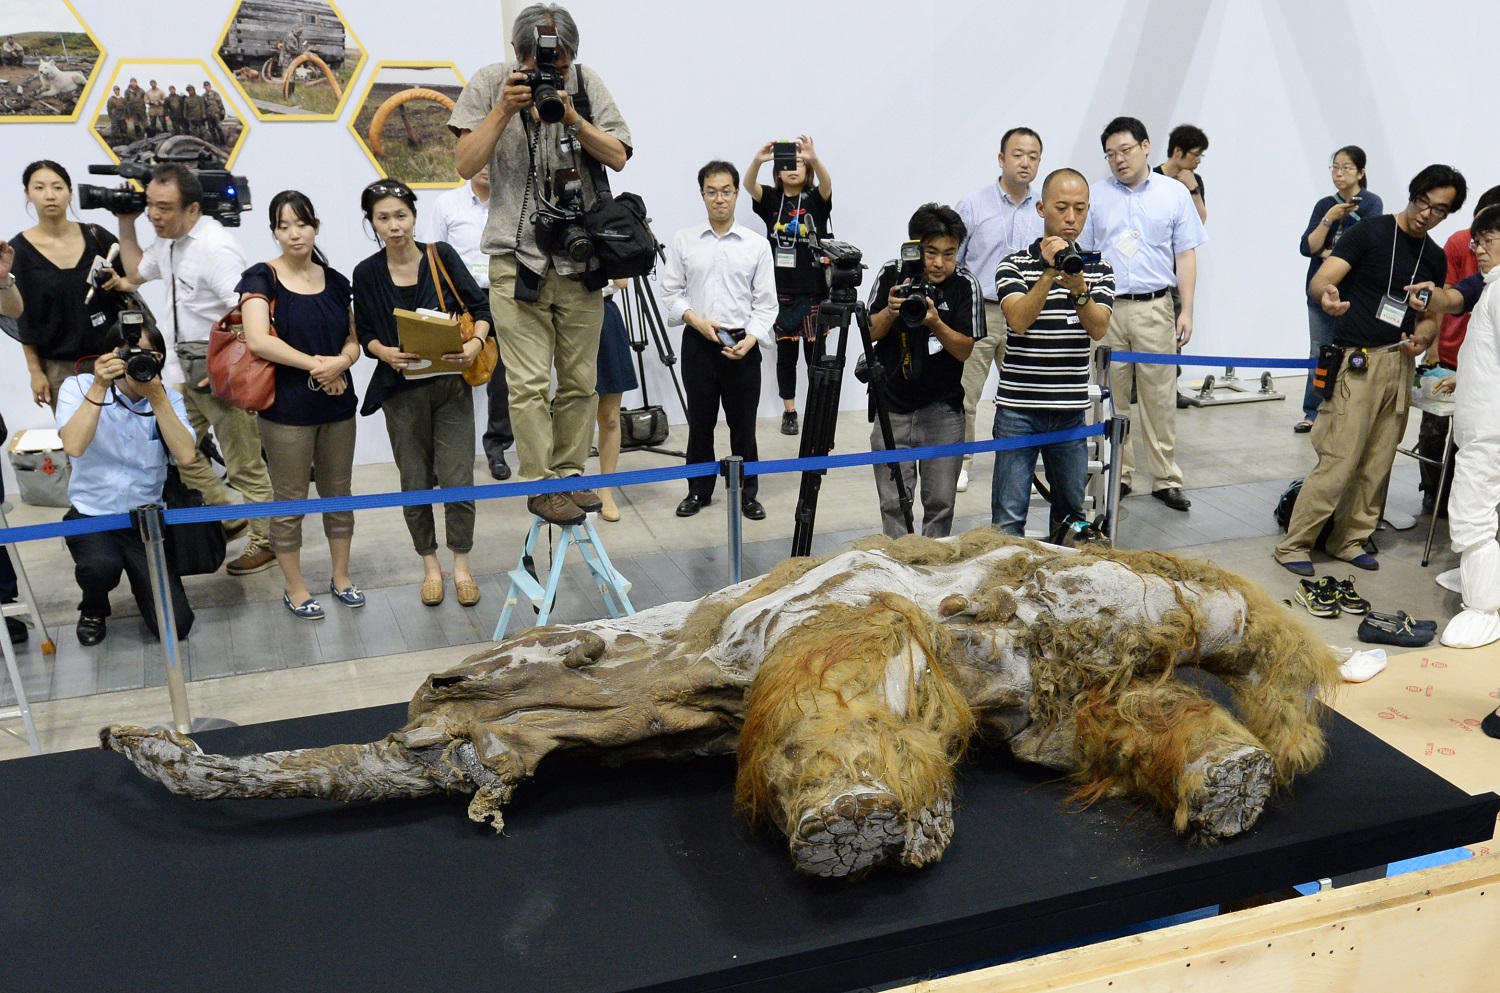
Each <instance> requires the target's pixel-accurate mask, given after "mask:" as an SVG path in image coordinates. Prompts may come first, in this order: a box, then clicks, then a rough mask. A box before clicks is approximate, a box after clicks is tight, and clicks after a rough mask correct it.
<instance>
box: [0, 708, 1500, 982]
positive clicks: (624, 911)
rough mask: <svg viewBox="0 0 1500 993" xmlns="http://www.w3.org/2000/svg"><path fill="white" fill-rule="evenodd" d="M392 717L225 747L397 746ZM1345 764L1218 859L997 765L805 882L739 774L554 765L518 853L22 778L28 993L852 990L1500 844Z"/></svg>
mask: <svg viewBox="0 0 1500 993" xmlns="http://www.w3.org/2000/svg"><path fill="white" fill-rule="evenodd" d="M404 713H405V710H404V707H402V706H391V707H379V708H373V709H369V710H361V711H352V712H349V713H343V714H332V715H328V716H324V717H317V718H307V719H302V720H294V721H282V722H278V723H274V724H264V725H258V726H252V727H245V728H235V729H231V730H228V731H218V732H212V733H207V734H203V735H201V736H199V740H200V741H201V742H202V744H203V745H204V746H205V747H206V748H208V749H210V750H214V751H223V752H249V751H262V750H267V749H272V748H288V747H298V746H310V745H321V744H330V743H334V742H357V741H368V740H375V739H378V738H380V737H382V736H383V735H384V734H385V733H386V732H388V731H390V730H392V729H394V728H396V727H398V726H400V725H401V723H402V722H403V717H404ZM1331 739H1332V743H1333V748H1332V751H1331V756H1330V759H1329V761H1328V762H1327V763H1326V764H1325V765H1324V766H1323V767H1322V768H1321V769H1319V770H1318V771H1316V772H1315V773H1313V774H1311V775H1308V776H1304V777H1302V778H1300V779H1299V780H1298V781H1297V783H1296V786H1295V790H1294V792H1293V793H1292V795H1290V796H1287V797H1283V798H1280V799H1278V800H1277V801H1276V802H1275V803H1274V804H1273V805H1272V807H1271V808H1269V809H1268V810H1267V812H1266V814H1265V815H1264V816H1263V817H1262V818H1261V821H1260V823H1259V825H1258V826H1257V827H1256V828H1255V829H1254V830H1253V831H1251V832H1249V833H1248V834H1246V835H1244V836H1242V837H1240V838H1238V839H1235V840H1233V841H1231V842H1229V843H1226V844H1222V845H1218V846H1212V847H1203V846H1196V845H1192V844H1187V843H1184V842H1183V841H1181V840H1179V839H1178V838H1177V837H1175V836H1174V835H1173V834H1172V833H1171V831H1170V830H1169V829H1168V827H1167V826H1166V824H1165V823H1164V821H1163V820H1162V819H1161V818H1160V817H1158V816H1156V815H1155V814H1153V813H1151V812H1149V811H1137V810H1135V809H1134V808H1133V806H1132V805H1130V804H1123V803H1105V804H1100V805H1098V806H1096V807H1094V808H1092V809H1089V810H1086V811H1082V812H1076V811H1070V810H1068V809H1067V808H1066V807H1065V806H1064V802H1063V798H1064V795H1065V793H1066V791H1067V787H1066V785H1065V784H1062V783H1058V782H1055V781H1052V780H1051V779H1050V778H1048V777H1049V774H1046V773H1045V772H1044V771H1043V770H1038V769H1035V768H1032V767H1022V768H1017V767H1015V766H1014V765H1012V764H1010V763H1008V762H1007V761H1006V760H1004V759H1002V758H998V757H995V756H990V757H980V758H979V759H978V760H976V761H971V762H970V763H968V764H967V765H966V766H965V768H964V774H963V778H962V783H961V794H960V808H959V811H958V814H957V834H956V837H955V840H954V843H953V845H952V847H951V848H950V849H949V850H948V854H947V856H946V857H945V858H944V860H943V861H942V862H940V863H938V864H937V865H935V866H932V867H929V868H927V869H923V870H920V871H891V870H883V871H879V872H877V873H875V874H873V875H871V876H869V877H868V878H866V879H865V880H863V881H861V882H855V883H849V882H839V881H830V880H815V879H807V878H804V877H801V876H798V875H797V874H795V873H794V872H793V871H792V868H791V866H790V864H789V861H788V859H787V857H786V854H785V848H784V843H783V842H782V841H781V840H779V839H776V838H749V837H747V836H746V834H745V831H744V828H743V827H742V825H740V824H739V823H738V822H737V821H736V820H735V818H734V817H733V816H732V813H731V809H730V805H731V795H732V785H733V775H734V773H733V764H732V762H730V761H728V760H723V759H720V760H709V761H703V762H697V763H691V764H686V765H668V764H660V763H651V764H644V765H634V766H626V767H624V768H619V769H605V768H601V767H599V766H597V765H595V764H592V763H585V762H581V761H555V762H549V763H547V764H544V766H543V768H542V775H541V776H540V778H539V779H538V780H537V781H536V782H535V783H532V784H529V785H527V786H525V787H524V788H523V789H521V790H519V791H518V792H517V796H516V801H515V802H514V803H513V805H512V806H511V807H510V808H509V810H508V814H507V819H508V826H507V831H506V835H505V836H504V837H497V836H496V835H495V834H494V833H493V832H492V831H491V830H490V829H488V828H485V827H480V826H478V825H475V824H472V823H470V822H469V821H468V819H467V818H466V817H465V816H464V809H465V804H466V800H465V798H462V797H437V798H428V799H423V800H418V801H403V802H397V803H390V804H384V805H367V806H344V805H340V804H334V803H326V802H321V801H306V800H255V801H222V802H219V803H201V802H197V801H192V800H184V799H180V798H177V797H174V796H172V795H171V794H169V793H167V792H166V790H164V789H162V788H161V787H159V786H157V785H156V784H154V783H151V782H149V781H147V780H145V779H143V778H142V777H141V776H140V775H139V774H138V773H137V772H136V771H135V769H134V768H133V767H131V766H130V765H129V763H128V762H126V761H125V760H124V759H123V758H122V757H120V756H118V755H113V754H110V753H107V752H103V751H88V752H70V753H64V754H59V755H50V756H44V757H42V758H37V759H21V760H16V761H11V762H4V763H0V796H3V797H4V814H3V816H0V853H3V854H0V864H3V868H0V989H5V990H11V989H15V990H21V989H39V990H41V989H44V990H49V991H65V990H88V991H91V993H93V991H98V990H116V989H119V990H123V989H141V990H145V989H225V990H275V991H292V990H317V991H335V990H360V991H383V990H400V991H406V993H417V991H420V990H431V989H450V990H475V989H494V990H500V991H543V990H545V991H548V993H562V991H566V993H593V991H600V993H603V991H625V990H633V991H635V990H638V991H646V990H650V991H655V993H667V991H674V993H675V991H703V990H736V991H749V990H757V991H759V990H766V991H770V990H775V991H777V993H799V991H808V993H812V991H817V993H836V991H842V990H850V989H855V988H858V987H861V986H866V985H875V984H879V983H887V982H891V981H895V980H900V979H904V978H907V977H915V976H923V975H929V974H932V973H935V972H941V971H951V970H954V969H958V968H961V967H962V966H964V965H965V964H966V963H971V962H975V961H979V960H983V959H989V958H994V957H997V956H1003V955H1006V954H1010V953H1014V952H1017V951H1020V950H1024V949H1027V948H1035V947H1037V946H1040V945H1044V944H1048V943H1052V942H1057V941H1066V940H1071V939H1076V938H1078V937H1081V936H1084V935H1088V934H1093V933H1096V932H1099V931H1101V930H1105V929H1109V928H1114V927H1118V926H1122V925H1126V924H1130V923H1135V922H1139V921H1145V920H1150V919H1153V918H1156V917H1159V916H1162V915H1167V914H1173V913H1178V912H1181V911H1185V910H1189V909H1192V908H1196V907H1202V906H1206V905H1211V904H1216V903H1220V902H1223V901H1227V900H1233V899H1239V898H1244V897H1248V896H1252V895H1255V894H1258V893H1263V892H1267V891H1270V890H1276V889H1280V888H1284V887H1287V886H1290V885H1293V884H1296V883H1301V882H1306V881H1308V880H1311V879H1316V878H1319V877H1323V876H1334V875H1338V874H1342V873H1346V872H1350V871H1353V870H1357V869H1363V868H1366V867H1368V866H1372V865H1379V864H1381V863H1385V862H1389V861H1394V860H1398V859H1403V858H1409V857H1414V856H1417V855H1422V854H1426V853H1429V852H1433V851H1439V850H1443V849H1447V848H1451V847H1455V846H1458V845H1463V844H1469V843H1473V842H1477V841H1480V840H1483V839H1487V838H1489V837H1490V835H1491V833H1492V832H1493V830H1494V823H1495V815H1496V812H1497V810H1500V798H1497V797H1496V796H1495V795H1494V794H1493V793H1488V794H1484V795H1483V796H1480V797H1470V796H1468V795H1467V794H1465V793H1463V792H1462V791H1461V790H1459V789H1457V788H1455V787H1453V786H1451V785H1449V784H1448V783H1446V782H1445V781H1443V780H1441V779H1439V778H1438V777H1437V776H1435V775H1433V774H1432V773H1430V772H1428V771H1426V770H1425V769H1423V768H1422V767H1420V766H1419V765H1417V764H1416V763H1414V762H1412V761H1410V760H1409V759H1407V758H1405V757H1404V756H1402V755H1400V754H1399V753H1397V752H1396V751H1394V750H1393V749H1391V748H1389V747H1388V746H1386V745H1384V744H1383V743H1381V742H1380V741H1379V740H1377V739H1376V738H1374V737H1373V736H1371V735H1369V734H1368V733H1366V732H1365V731H1363V730H1361V729H1359V728H1357V727H1355V726H1354V725H1352V724H1350V723H1348V722H1347V721H1345V720H1343V719H1342V718H1338V717H1336V716H1334V717H1333V718H1332V719H1331Z"/></svg>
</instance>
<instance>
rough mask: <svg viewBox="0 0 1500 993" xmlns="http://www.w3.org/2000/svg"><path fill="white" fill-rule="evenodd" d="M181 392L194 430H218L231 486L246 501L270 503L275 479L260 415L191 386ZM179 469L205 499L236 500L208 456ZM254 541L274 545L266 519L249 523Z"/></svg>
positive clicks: (223, 504)
mask: <svg viewBox="0 0 1500 993" xmlns="http://www.w3.org/2000/svg"><path fill="white" fill-rule="evenodd" d="M177 390H178V392H180V393H181V394H182V399H183V403H184V405H185V406H186V407H187V412H188V424H189V425H190V426H191V427H192V429H193V434H195V435H197V436H198V437H199V438H202V437H203V436H204V435H205V434H207V433H208V430H209V428H213V433H214V437H215V438H217V439H218V442H219V451H220V452H222V453H223V455H224V466H225V469H226V470H227V471H228V474H229V485H230V486H233V487H234V488H235V489H236V490H238V491H239V494H240V496H242V497H244V500H245V502H246V503H269V502H270V500H271V477H269V476H268V475H266V462H265V459H263V458H262V457H261V454H260V423H259V422H260V417H259V416H257V415H256V414H254V413H252V412H250V411H248V410H241V409H240V408H238V407H236V406H234V405H233V404H231V403H228V402H227V401H224V400H221V399H219V397H217V396H215V395H214V394H212V393H199V392H198V391H197V390H195V389H193V388H192V387H191V386H189V385H188V384H183V385H181V386H179V387H177ZM180 472H181V474H182V481H183V482H184V483H186V484H187V485H189V486H191V487H192V488H193V489H195V490H197V491H198V492H199V493H202V494H203V502H204V503H207V504H209V505H210V506H214V507H227V506H228V505H230V504H232V503H235V502H236V501H235V500H234V498H233V497H231V496H230V495H229V490H228V488H227V487H225V485H224V480H222V479H220V478H219V474H218V473H216V472H214V470H213V467H212V466H211V465H209V460H208V459H204V458H200V459H198V460H196V461H195V462H194V463H193V464H192V465H190V466H184V467H183V468H182V469H181V470H180ZM226 523H228V522H226ZM250 543H251V544H253V545H268V544H270V539H269V527H268V525H267V523H266V519H265V518H264V517H258V518H255V519H254V520H252V521H251V522H250Z"/></svg>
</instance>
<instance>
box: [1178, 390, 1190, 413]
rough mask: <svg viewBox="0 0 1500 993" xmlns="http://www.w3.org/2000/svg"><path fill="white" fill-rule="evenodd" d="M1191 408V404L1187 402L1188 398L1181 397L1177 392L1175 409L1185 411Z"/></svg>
mask: <svg viewBox="0 0 1500 993" xmlns="http://www.w3.org/2000/svg"><path fill="white" fill-rule="evenodd" d="M1191 406H1192V404H1191V403H1189V402H1188V398H1187V397H1185V396H1183V395H1182V394H1181V393H1180V392H1179V393H1178V394H1177V409H1178V410H1187V409H1188V408H1189V407H1191Z"/></svg>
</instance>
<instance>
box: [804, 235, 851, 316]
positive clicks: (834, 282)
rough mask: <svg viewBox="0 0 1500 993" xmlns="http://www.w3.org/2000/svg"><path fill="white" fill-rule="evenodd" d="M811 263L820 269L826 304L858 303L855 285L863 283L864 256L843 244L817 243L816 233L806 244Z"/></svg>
mask: <svg viewBox="0 0 1500 993" xmlns="http://www.w3.org/2000/svg"><path fill="white" fill-rule="evenodd" d="M808 247H809V248H810V249H811V250H812V257H813V263H814V264H815V265H816V266H817V267H818V268H819V269H820V270H822V273H823V285H824V287H826V291H827V295H826V297H825V299H826V300H828V301H829V302H830V303H835V304H844V305H849V304H855V303H858V302H859V294H858V293H856V292H855V290H857V289H859V284H860V283H861V282H863V280H864V268H865V265H864V255H863V253H861V252H860V250H859V249H857V248H855V247H854V246H853V245H851V244H849V243H848V242H847V241H834V240H833V239H828V240H826V241H819V240H818V237H817V235H816V233H814V235H813V236H812V238H811V240H810V241H809V242H808Z"/></svg>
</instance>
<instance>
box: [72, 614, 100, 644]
mask: <svg viewBox="0 0 1500 993" xmlns="http://www.w3.org/2000/svg"><path fill="white" fill-rule="evenodd" d="M76 630H77V633H78V643H79V644H80V645H82V646H83V647H84V648H92V647H93V646H94V645H97V644H99V642H101V641H103V640H104V635H105V629H104V618H102V617H90V616H89V615H88V614H79V615H78V627H77V629H76Z"/></svg>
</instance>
